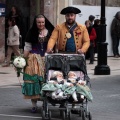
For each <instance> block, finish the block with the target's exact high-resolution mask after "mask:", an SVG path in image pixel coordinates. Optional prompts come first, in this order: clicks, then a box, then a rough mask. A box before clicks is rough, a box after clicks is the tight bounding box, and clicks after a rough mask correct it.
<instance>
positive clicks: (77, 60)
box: [41, 53, 92, 120]
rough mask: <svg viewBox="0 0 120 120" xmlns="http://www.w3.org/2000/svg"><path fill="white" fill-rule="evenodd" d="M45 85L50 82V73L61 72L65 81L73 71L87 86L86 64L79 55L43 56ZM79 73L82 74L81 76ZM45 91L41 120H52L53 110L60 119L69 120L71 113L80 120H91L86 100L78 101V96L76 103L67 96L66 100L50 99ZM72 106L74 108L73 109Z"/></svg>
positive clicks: (78, 96)
mask: <svg viewBox="0 0 120 120" xmlns="http://www.w3.org/2000/svg"><path fill="white" fill-rule="evenodd" d="M45 71H46V73H45V83H47V82H48V81H49V80H50V76H51V71H52V72H53V71H61V72H62V73H63V75H64V78H65V79H67V77H68V72H69V71H74V72H75V73H77V75H78V76H79V75H80V76H79V77H82V78H83V79H84V80H86V84H87V85H88V84H89V83H90V82H89V77H88V75H87V70H86V62H85V58H84V56H83V55H80V54H60V53H58V54H47V55H46V56H45ZM81 72H82V73H83V74H82V75H81ZM47 94H48V92H47V91H43V107H42V110H41V112H42V119H43V120H44V119H49V120H51V119H52V117H51V116H52V113H53V110H56V111H57V110H58V111H60V116H62V119H63V120H65V119H68V120H71V113H74V112H75V113H77V114H79V116H80V117H81V120H92V116H91V113H90V111H89V110H88V101H89V100H88V99H87V97H85V98H84V99H80V94H77V98H78V101H77V102H74V100H73V98H72V97H71V96H69V97H68V98H66V99H60V100H57V99H52V97H50V96H48V95H47ZM73 105H74V107H73Z"/></svg>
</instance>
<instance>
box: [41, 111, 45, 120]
mask: <svg viewBox="0 0 120 120" xmlns="http://www.w3.org/2000/svg"><path fill="white" fill-rule="evenodd" d="M42 120H45V111H44V110H43V111H42Z"/></svg>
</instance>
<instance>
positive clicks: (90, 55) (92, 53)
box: [85, 41, 94, 63]
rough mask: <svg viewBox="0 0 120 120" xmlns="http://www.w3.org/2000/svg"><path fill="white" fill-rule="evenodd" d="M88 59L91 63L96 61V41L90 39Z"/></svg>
mask: <svg viewBox="0 0 120 120" xmlns="http://www.w3.org/2000/svg"><path fill="white" fill-rule="evenodd" d="M85 57H86V59H90V63H93V62H94V43H93V42H91V41H90V47H89V49H88V51H87V53H86V55H85Z"/></svg>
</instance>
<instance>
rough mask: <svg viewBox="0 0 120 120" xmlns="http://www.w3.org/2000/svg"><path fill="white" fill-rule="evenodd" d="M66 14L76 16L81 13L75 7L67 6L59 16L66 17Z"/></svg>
mask: <svg viewBox="0 0 120 120" xmlns="http://www.w3.org/2000/svg"><path fill="white" fill-rule="evenodd" d="M67 13H74V14H78V13H81V11H80V10H79V9H78V8H76V7H70V6H69V7H66V8H63V9H62V10H61V12H60V14H62V15H66V14H67Z"/></svg>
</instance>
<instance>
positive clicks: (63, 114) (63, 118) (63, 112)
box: [62, 110, 65, 120]
mask: <svg viewBox="0 0 120 120" xmlns="http://www.w3.org/2000/svg"><path fill="white" fill-rule="evenodd" d="M62 120H65V111H64V110H63V111H62Z"/></svg>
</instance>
